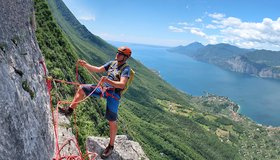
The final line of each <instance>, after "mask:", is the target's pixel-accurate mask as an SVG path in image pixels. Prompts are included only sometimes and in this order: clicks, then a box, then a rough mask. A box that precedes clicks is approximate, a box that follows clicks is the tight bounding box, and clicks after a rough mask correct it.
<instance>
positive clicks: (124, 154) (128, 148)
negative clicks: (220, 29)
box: [87, 135, 148, 160]
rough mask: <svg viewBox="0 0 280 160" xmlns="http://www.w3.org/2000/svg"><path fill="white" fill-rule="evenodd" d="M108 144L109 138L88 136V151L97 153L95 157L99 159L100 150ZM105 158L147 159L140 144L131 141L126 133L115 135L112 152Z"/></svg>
mask: <svg viewBox="0 0 280 160" xmlns="http://www.w3.org/2000/svg"><path fill="white" fill-rule="evenodd" d="M108 144H109V138H103V137H88V139H87V149H88V151H90V152H95V153H97V154H98V156H97V157H96V159H97V160H98V159H101V157H100V155H101V153H102V151H103V150H104V149H105V148H106V147H107V145H108ZM106 159H107V160H137V159H141V160H147V159H148V157H147V156H146V155H145V153H144V151H143V150H142V148H141V146H140V145H139V143H138V142H134V141H131V140H129V139H128V138H127V136H126V135H117V136H116V141H115V144H114V152H113V153H112V155H111V156H110V157H108V158H106Z"/></svg>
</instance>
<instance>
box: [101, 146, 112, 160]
mask: <svg viewBox="0 0 280 160" xmlns="http://www.w3.org/2000/svg"><path fill="white" fill-rule="evenodd" d="M113 150H114V146H111V145H110V144H109V145H108V146H107V147H106V149H105V150H104V151H103V153H102V154H101V158H102V159H105V158H108V157H109V156H110V155H111V154H112V153H113Z"/></svg>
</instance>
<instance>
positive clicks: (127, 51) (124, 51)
mask: <svg viewBox="0 0 280 160" xmlns="http://www.w3.org/2000/svg"><path fill="white" fill-rule="evenodd" d="M118 53H122V54H124V55H125V56H127V57H130V56H131V49H130V48H128V47H120V48H118Z"/></svg>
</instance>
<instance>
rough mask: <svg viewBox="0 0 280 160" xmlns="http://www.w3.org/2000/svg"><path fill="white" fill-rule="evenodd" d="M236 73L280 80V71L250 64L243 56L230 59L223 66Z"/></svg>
mask: <svg viewBox="0 0 280 160" xmlns="http://www.w3.org/2000/svg"><path fill="white" fill-rule="evenodd" d="M222 67H225V68H227V69H229V70H231V71H234V72H240V73H246V74H251V75H255V76H258V77H263V78H275V79H280V73H279V71H274V69H273V68H272V67H269V66H266V65H263V64H257V63H252V62H250V61H249V60H248V59H247V58H245V57H243V56H236V57H233V58H231V59H228V60H227V61H226V63H225V64H224V65H223V66H222Z"/></svg>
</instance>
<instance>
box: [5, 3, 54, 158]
mask: <svg viewBox="0 0 280 160" xmlns="http://www.w3.org/2000/svg"><path fill="white" fill-rule="evenodd" d="M33 13H34V8H33V1H32V0H0V159H38V160H39V159H40V160H44V159H46V160H48V159H51V158H52V157H53V154H54V148H53V147H54V145H53V144H54V137H53V126H52V121H51V112H50V107H49V102H48V100H49V98H48V95H47V92H46V86H45V81H44V78H43V71H42V67H41V66H40V65H39V63H38V61H39V59H42V55H41V52H40V49H39V47H38V44H37V42H36V38H35V24H34V14H33Z"/></svg>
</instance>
